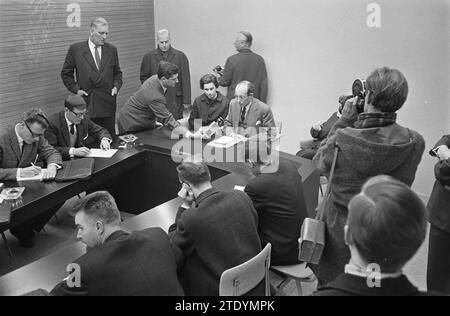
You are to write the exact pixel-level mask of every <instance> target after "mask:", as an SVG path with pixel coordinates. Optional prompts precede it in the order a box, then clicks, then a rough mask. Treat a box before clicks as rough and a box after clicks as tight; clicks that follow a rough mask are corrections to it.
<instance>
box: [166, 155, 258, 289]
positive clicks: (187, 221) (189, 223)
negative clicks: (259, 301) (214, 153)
mask: <svg viewBox="0 0 450 316" xmlns="http://www.w3.org/2000/svg"><path fill="white" fill-rule="evenodd" d="M177 172H178V178H179V180H180V183H181V190H180V192H179V193H178V196H180V197H181V198H182V199H183V205H182V206H181V207H180V209H179V211H178V213H177V216H176V220H175V224H173V225H172V226H171V227H170V228H169V236H170V240H171V242H172V245H173V246H174V250H175V251H176V254H177V255H176V257H177V265H178V270H179V275H180V278H181V279H180V281H181V283H182V285H183V287H184V289H185V292H186V295H200V296H217V295H219V282H220V276H221V275H222V273H223V272H224V271H225V270H227V269H229V268H232V267H235V266H237V265H239V264H241V263H243V262H245V261H247V260H249V259H251V258H253V257H254V256H256V255H257V254H258V253H259V252H260V251H261V243H260V240H259V237H258V232H257V221H258V219H257V214H256V211H255V209H254V207H253V204H252V201H251V200H250V198H249V197H248V196H247V195H246V194H245V193H243V192H240V191H236V190H233V191H230V192H223V191H219V190H217V189H216V188H214V187H213V186H212V184H211V175H210V173H209V169H208V166H207V165H206V163H204V162H188V161H184V162H182V163H181V164H180V165H179V166H178V167H177ZM252 294H256V295H263V294H264V286H263V284H260V285H259V286H258V287H257V288H256V289H255V290H254V292H252Z"/></svg>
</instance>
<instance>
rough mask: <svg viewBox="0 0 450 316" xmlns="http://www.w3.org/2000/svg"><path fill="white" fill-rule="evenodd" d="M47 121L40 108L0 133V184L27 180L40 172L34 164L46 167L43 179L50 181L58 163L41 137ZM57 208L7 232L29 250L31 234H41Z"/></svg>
mask: <svg viewBox="0 0 450 316" xmlns="http://www.w3.org/2000/svg"><path fill="white" fill-rule="evenodd" d="M48 125H49V124H48V120H47V117H46V115H45V113H44V112H43V111H42V110H40V109H30V110H28V111H27V112H25V113H24V115H23V120H22V122H20V123H18V124H16V125H15V126H14V127H12V126H10V127H7V128H4V129H2V130H1V131H0V181H2V180H10V181H16V180H17V179H18V178H19V177H23V178H30V177H34V176H37V175H39V174H40V173H41V167H40V166H38V165H37V162H39V161H43V162H45V163H46V164H47V171H46V172H45V173H44V175H43V179H44V180H47V179H53V178H54V177H55V176H56V172H57V169H58V168H59V165H61V164H62V159H61V155H60V154H59V152H58V151H57V150H56V149H55V148H53V147H52V146H51V145H49V144H48V142H47V140H46V139H45V138H44V133H45V130H46V129H47V128H48ZM60 206H61V205H59V206H58V207H55V208H51V209H50V210H48V211H47V212H45V213H43V214H40V215H39V216H36V217H35V218H32V219H30V220H28V221H26V222H25V223H23V224H20V225H18V226H15V227H13V228H11V229H10V231H11V233H12V234H13V235H14V236H16V237H17V238H18V239H19V241H20V244H21V246H22V247H24V248H31V247H33V245H34V243H33V237H34V232H33V230H34V231H41V230H42V228H43V227H44V226H45V224H46V223H47V222H48V220H49V219H50V218H51V217H52V216H53V214H55V212H56V211H57V210H58V208H59V207H60Z"/></svg>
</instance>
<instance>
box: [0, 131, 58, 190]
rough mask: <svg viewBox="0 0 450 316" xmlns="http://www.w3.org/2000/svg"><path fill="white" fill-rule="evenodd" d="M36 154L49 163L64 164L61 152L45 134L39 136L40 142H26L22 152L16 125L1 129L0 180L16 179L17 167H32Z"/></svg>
mask: <svg viewBox="0 0 450 316" xmlns="http://www.w3.org/2000/svg"><path fill="white" fill-rule="evenodd" d="M36 156H39V160H44V161H45V162H46V163H47V165H48V164H51V163H55V164H58V165H61V164H62V159H61V155H60V154H59V152H58V151H57V150H56V149H55V148H53V147H52V146H50V145H49V144H48V142H47V140H46V139H45V138H44V137H43V136H41V137H40V138H39V141H38V142H35V143H33V144H31V145H28V144H27V143H25V142H24V143H23V149H22V152H20V147H19V141H18V140H17V135H16V132H15V127H14V126H10V127H8V128H6V129H2V130H0V180H13V181H15V180H16V179H17V168H26V167H30V166H31V163H32V162H34V161H35V160H36Z"/></svg>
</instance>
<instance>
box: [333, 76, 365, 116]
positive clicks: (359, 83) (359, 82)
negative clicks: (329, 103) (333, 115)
mask: <svg viewBox="0 0 450 316" xmlns="http://www.w3.org/2000/svg"><path fill="white" fill-rule="evenodd" d="M366 94H367V88H366V80H365V79H356V80H355V81H354V82H353V85H352V94H351V95H341V96H340V97H339V101H338V102H339V104H340V106H339V113H342V109H343V108H344V105H345V102H347V100H349V99H351V98H354V97H358V101H357V103H356V109H357V110H358V113H362V112H364V103H365V98H366Z"/></svg>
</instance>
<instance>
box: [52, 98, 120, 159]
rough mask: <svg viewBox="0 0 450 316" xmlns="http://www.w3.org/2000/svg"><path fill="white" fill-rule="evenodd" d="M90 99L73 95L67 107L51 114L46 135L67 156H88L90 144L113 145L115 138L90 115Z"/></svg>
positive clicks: (94, 145)
mask: <svg viewBox="0 0 450 316" xmlns="http://www.w3.org/2000/svg"><path fill="white" fill-rule="evenodd" d="M87 114H88V111H87V108H86V102H85V101H84V99H83V98H82V97H81V96H79V95H70V96H68V97H67V98H66V100H65V101H64V110H62V111H60V112H58V113H56V114H54V115H52V116H50V118H49V119H48V120H49V122H50V126H49V128H48V129H47V130H46V131H45V138H46V139H47V140H48V142H49V143H50V145H52V146H54V147H55V148H56V149H57V150H58V151H59V152H60V153H61V155H62V157H63V159H64V160H68V159H70V158H74V157H86V156H88V155H89V154H90V150H89V147H97V148H98V147H99V146H100V148H101V149H104V150H108V149H110V147H111V146H110V144H111V141H112V137H111V135H110V134H109V133H108V131H107V130H106V129H105V128H103V127H101V126H99V125H97V124H95V123H94V122H92V120H91V119H90V118H89V117H88V116H87Z"/></svg>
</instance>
